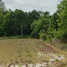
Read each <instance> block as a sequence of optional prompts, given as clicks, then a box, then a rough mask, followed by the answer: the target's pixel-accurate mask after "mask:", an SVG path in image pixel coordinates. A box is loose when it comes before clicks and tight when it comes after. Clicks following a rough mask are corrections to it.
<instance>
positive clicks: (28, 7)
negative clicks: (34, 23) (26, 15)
mask: <svg viewBox="0 0 67 67" xmlns="http://www.w3.org/2000/svg"><path fill="white" fill-rule="evenodd" d="M2 1H3V2H4V3H5V6H6V8H7V9H9V8H10V9H11V10H13V11H14V10H15V9H21V10H23V11H26V12H29V11H32V10H34V9H36V10H37V11H39V10H40V11H44V12H45V11H49V12H50V14H53V13H54V12H55V11H56V10H57V4H60V2H61V0H2Z"/></svg>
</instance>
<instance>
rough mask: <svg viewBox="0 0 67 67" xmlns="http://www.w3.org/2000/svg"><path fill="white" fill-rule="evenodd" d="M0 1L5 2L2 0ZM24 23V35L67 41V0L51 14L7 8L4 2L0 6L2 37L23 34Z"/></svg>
mask: <svg viewBox="0 0 67 67" xmlns="http://www.w3.org/2000/svg"><path fill="white" fill-rule="evenodd" d="M0 3H3V2H2V0H1V1H0ZM22 25H23V35H29V36H30V37H32V38H40V39H43V40H46V39H51V38H52V37H56V38H60V39H62V40H64V41H66V40H67V0H63V1H61V2H60V4H58V5H57V10H56V12H55V13H54V14H53V15H50V12H49V11H45V12H43V11H36V10H33V11H30V12H24V11H23V10H19V9H15V11H12V10H11V9H9V10H5V6H4V3H3V4H2V5H1V6H0V37H2V36H16V35H21V26H22Z"/></svg>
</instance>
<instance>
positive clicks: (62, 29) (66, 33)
mask: <svg viewBox="0 0 67 67" xmlns="http://www.w3.org/2000/svg"><path fill="white" fill-rule="evenodd" d="M58 11H60V13H58V15H59V17H60V18H59V19H58V21H60V23H58V26H59V28H58V32H57V35H56V36H57V37H59V38H61V39H62V40H67V18H66V17H67V0H63V1H62V2H61V3H60V5H58Z"/></svg>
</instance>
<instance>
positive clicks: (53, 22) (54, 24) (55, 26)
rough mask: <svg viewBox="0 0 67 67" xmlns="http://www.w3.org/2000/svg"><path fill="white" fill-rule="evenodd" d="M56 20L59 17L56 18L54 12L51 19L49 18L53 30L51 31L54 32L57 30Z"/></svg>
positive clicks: (56, 15)
mask: <svg viewBox="0 0 67 67" xmlns="http://www.w3.org/2000/svg"><path fill="white" fill-rule="evenodd" d="M57 19H59V16H58V14H57V12H55V13H54V14H53V16H52V18H51V24H50V25H51V27H52V28H53V29H55V30H56V31H57V30H58V27H59V26H58V21H57Z"/></svg>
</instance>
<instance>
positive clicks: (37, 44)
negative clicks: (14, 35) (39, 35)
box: [0, 39, 67, 65]
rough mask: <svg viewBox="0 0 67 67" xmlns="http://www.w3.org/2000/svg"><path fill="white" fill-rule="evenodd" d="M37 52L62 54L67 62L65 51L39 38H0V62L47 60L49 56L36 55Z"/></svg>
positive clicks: (19, 62) (22, 62)
mask: <svg viewBox="0 0 67 67" xmlns="http://www.w3.org/2000/svg"><path fill="white" fill-rule="evenodd" d="M38 52H42V53H44V54H48V53H53V54H58V56H60V55H64V57H65V59H66V60H65V61H63V62H65V63H66V62H67V52H65V51H62V50H59V49H58V48H56V47H53V46H51V45H49V44H47V43H45V42H44V41H41V40H39V39H6V40H0V64H6V63H8V64H10V63H11V62H15V61H18V64H19V65H21V64H25V63H26V62H29V63H34V64H36V63H38V62H39V61H41V60H42V61H44V60H45V61H48V60H49V58H50V56H41V57H38V56H37V54H38Z"/></svg>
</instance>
